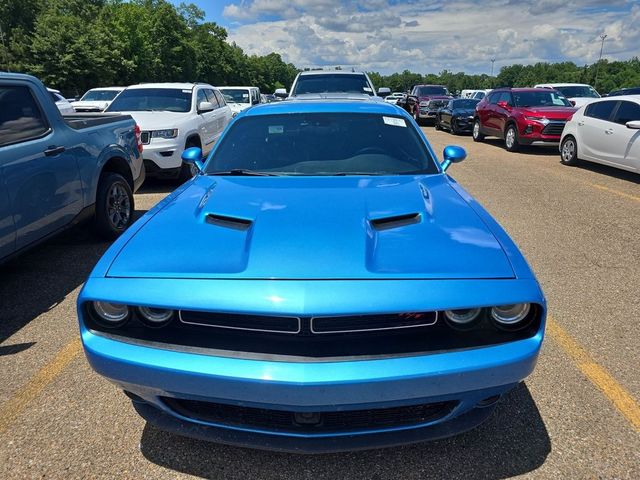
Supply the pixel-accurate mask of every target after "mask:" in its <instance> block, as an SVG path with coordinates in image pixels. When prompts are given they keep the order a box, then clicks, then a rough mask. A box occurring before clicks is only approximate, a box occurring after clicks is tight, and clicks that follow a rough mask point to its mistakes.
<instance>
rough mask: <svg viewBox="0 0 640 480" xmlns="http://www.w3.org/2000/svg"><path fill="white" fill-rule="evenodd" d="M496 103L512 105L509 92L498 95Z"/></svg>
mask: <svg viewBox="0 0 640 480" xmlns="http://www.w3.org/2000/svg"><path fill="white" fill-rule="evenodd" d="M498 102H507V104H508V105H513V102H512V101H511V93H509V92H502V93H500V96H499V97H498ZM496 103H497V102H496Z"/></svg>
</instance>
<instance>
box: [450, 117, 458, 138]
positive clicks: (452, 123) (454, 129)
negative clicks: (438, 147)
mask: <svg viewBox="0 0 640 480" xmlns="http://www.w3.org/2000/svg"><path fill="white" fill-rule="evenodd" d="M449 130H450V131H451V133H452V134H453V135H458V134H459V133H460V132H459V131H458V127H456V119H455V118H453V117H451V120H449Z"/></svg>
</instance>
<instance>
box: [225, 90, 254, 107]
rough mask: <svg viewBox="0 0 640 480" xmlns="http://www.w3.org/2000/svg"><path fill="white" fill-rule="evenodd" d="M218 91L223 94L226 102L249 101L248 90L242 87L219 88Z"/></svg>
mask: <svg viewBox="0 0 640 480" xmlns="http://www.w3.org/2000/svg"><path fill="white" fill-rule="evenodd" d="M220 91H221V92H222V94H223V95H224V98H225V100H226V101H227V102H234V103H249V102H250V100H251V99H250V97H249V90H246V89H242V88H221V89H220Z"/></svg>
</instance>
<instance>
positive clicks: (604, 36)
mask: <svg viewBox="0 0 640 480" xmlns="http://www.w3.org/2000/svg"><path fill="white" fill-rule="evenodd" d="M605 38H607V34H606V33H602V34H601V35H600V39H601V40H602V43H601V44H600V57H599V58H598V63H597V64H596V80H595V82H594V83H593V88H595V89H596V90H598V72H599V71H600V61H601V60H602V50H603V49H604V39H605Z"/></svg>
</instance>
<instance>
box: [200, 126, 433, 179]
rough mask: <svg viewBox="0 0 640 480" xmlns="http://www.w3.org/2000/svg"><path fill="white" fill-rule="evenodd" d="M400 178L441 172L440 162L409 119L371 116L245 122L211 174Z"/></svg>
mask: <svg viewBox="0 0 640 480" xmlns="http://www.w3.org/2000/svg"><path fill="white" fill-rule="evenodd" d="M232 170H236V171H240V170H241V171H247V170H248V171H251V172H265V173H271V174H278V175H400V174H431V173H437V172H438V169H437V166H436V163H435V161H434V160H433V158H432V157H431V155H430V154H429V151H428V150H427V147H426V146H425V144H424V142H423V141H422V139H421V138H420V137H419V135H418V132H417V131H416V130H415V128H414V127H413V125H412V124H410V123H408V122H407V121H405V119H404V118H401V117H396V116H383V115H379V114H368V113H367V114H365V113H295V114H284V115H258V116H249V117H244V118H242V119H240V120H237V121H236V122H234V123H233V124H232V126H231V127H230V129H229V131H228V132H227V133H226V135H225V136H224V138H223V139H222V141H221V143H220V145H219V146H218V147H217V148H216V150H215V153H214V154H213V157H212V159H211V161H209V162H208V163H207V168H206V173H207V174H210V175H213V174H216V173H218V174H225V172H230V171H232Z"/></svg>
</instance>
